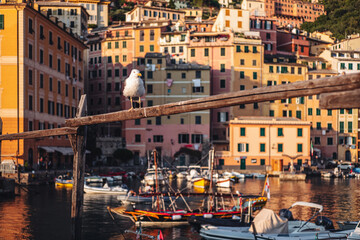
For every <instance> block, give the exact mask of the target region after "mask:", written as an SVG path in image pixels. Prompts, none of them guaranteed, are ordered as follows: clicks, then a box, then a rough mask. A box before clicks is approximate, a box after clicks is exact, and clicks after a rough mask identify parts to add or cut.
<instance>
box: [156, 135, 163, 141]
mask: <svg viewBox="0 0 360 240" xmlns="http://www.w3.org/2000/svg"><path fill="white" fill-rule="evenodd" d="M153 142H164V137H163V135H154V136H153Z"/></svg>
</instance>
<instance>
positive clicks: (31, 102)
mask: <svg viewBox="0 0 360 240" xmlns="http://www.w3.org/2000/svg"><path fill="white" fill-rule="evenodd" d="M29 110H30V111H32V110H33V96H31V95H29Z"/></svg>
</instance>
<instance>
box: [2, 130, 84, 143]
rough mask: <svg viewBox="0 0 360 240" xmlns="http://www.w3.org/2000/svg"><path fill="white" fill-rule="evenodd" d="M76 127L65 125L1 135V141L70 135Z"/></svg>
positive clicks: (74, 131)
mask: <svg viewBox="0 0 360 240" xmlns="http://www.w3.org/2000/svg"><path fill="white" fill-rule="evenodd" d="M76 129H77V128H76V127H63V128H54V129H47V130H37V131H31V132H22V133H12V134H6V135H0V141H1V140H17V139H29V138H43V137H51V136H62V135H69V134H75V133H76Z"/></svg>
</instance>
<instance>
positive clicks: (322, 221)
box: [315, 216, 334, 230]
mask: <svg viewBox="0 0 360 240" xmlns="http://www.w3.org/2000/svg"><path fill="white" fill-rule="evenodd" d="M315 224H316V225H320V226H324V227H325V229H326V230H332V229H334V224H333V222H332V221H331V220H330V219H329V218H328V217H324V216H318V217H317V218H316V220H315Z"/></svg>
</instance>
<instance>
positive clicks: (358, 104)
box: [319, 89, 360, 109]
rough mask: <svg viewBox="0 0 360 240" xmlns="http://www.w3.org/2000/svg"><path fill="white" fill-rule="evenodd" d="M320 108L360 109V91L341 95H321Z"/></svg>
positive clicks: (346, 92)
mask: <svg viewBox="0 0 360 240" xmlns="http://www.w3.org/2000/svg"><path fill="white" fill-rule="evenodd" d="M319 106H320V108H323V109H339V108H360V89H355V90H352V91H345V92H340V93H324V94H320V102H319Z"/></svg>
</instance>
